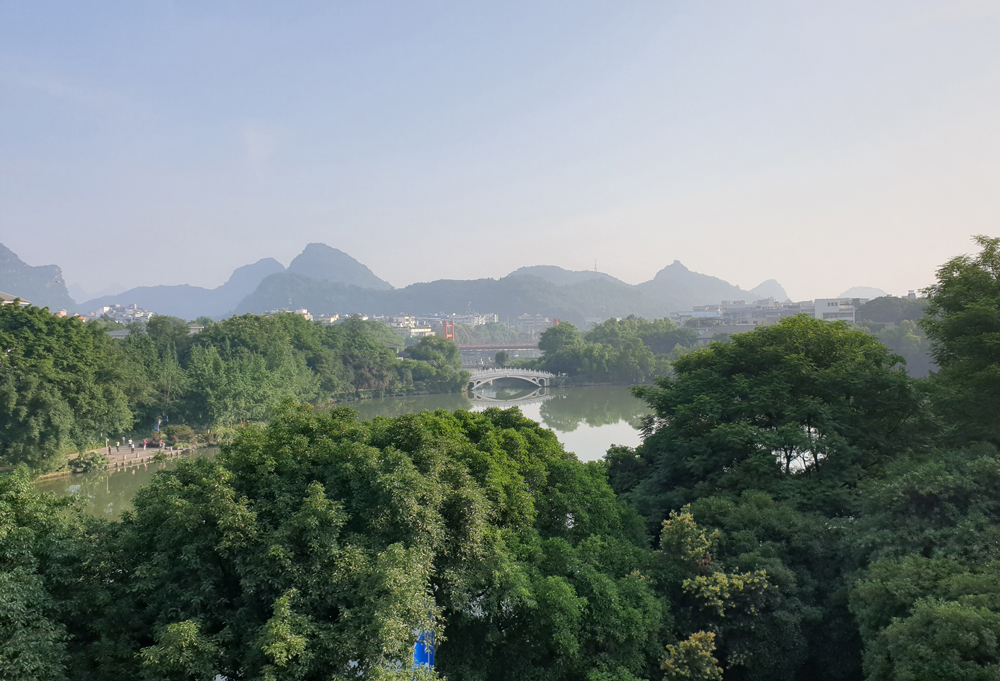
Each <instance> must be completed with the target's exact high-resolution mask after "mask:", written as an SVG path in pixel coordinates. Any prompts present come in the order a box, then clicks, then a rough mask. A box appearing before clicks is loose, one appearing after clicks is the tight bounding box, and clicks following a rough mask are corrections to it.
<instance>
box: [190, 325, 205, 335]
mask: <svg viewBox="0 0 1000 681" xmlns="http://www.w3.org/2000/svg"><path fill="white" fill-rule="evenodd" d="M204 330H205V327H204V326H202V325H201V324H188V335H189V336H194V335H196V334H199V333H201V332H202V331H204Z"/></svg>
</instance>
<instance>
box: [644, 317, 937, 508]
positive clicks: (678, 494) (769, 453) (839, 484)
mask: <svg viewBox="0 0 1000 681" xmlns="http://www.w3.org/2000/svg"><path fill="white" fill-rule="evenodd" d="M898 360H899V358H898V357H897V356H895V355H893V354H892V353H891V352H889V351H888V350H887V349H886V348H885V346H883V345H882V344H881V343H879V342H878V341H877V340H876V339H874V338H872V337H871V336H869V335H868V334H866V333H864V332H861V331H856V330H853V329H851V328H850V327H848V326H847V325H845V324H842V323H837V324H831V323H828V322H823V321H820V320H816V319H811V318H808V317H805V316H798V317H793V318H789V319H785V320H783V321H782V322H781V323H780V324H776V325H774V326H768V327H761V328H758V329H756V330H754V331H752V332H750V333H745V334H738V335H736V336H733V339H732V341H731V342H729V343H712V344H711V345H710V346H709V347H708V348H705V349H704V350H699V351H697V352H693V353H690V354H687V355H684V356H682V357H680V358H679V359H678V360H677V361H676V362H675V365H674V372H675V373H674V375H673V376H672V377H670V378H661V379H658V380H657V383H656V385H655V386H643V387H637V388H635V389H634V392H635V394H636V395H638V396H639V397H642V398H643V399H645V400H646V401H647V402H648V403H649V405H650V407H651V408H652V409H653V411H654V416H653V417H652V418H650V419H649V420H648V422H647V425H646V435H647V437H646V440H645V442H644V444H643V445H642V447H640V449H639V454H640V455H641V456H642V458H643V459H644V460H645V461H646V463H647V466H648V470H649V474H648V477H647V478H646V479H645V480H644V481H643V482H642V483H640V484H639V486H638V487H637V488H636V490H635V491H634V492H633V493H630V498H631V499H632V500H633V501H634V502H635V503H637V504H639V508H640V509H641V510H642V512H643V513H644V514H645V515H647V516H648V517H650V518H651V519H653V520H655V521H656V522H658V521H659V520H660V519H662V518H663V517H664V516H665V515H666V512H667V511H668V510H669V509H671V508H678V507H679V506H680V505H682V504H684V503H687V502H689V501H692V500H694V499H695V498H697V497H698V496H702V495H706V494H710V493H713V491H718V492H727V493H734V494H738V493H739V492H740V490H742V489H746V488H751V489H761V490H768V491H770V492H771V493H774V494H776V495H778V496H779V497H782V498H790V497H796V498H798V499H799V501H800V502H801V503H802V504H804V505H807V506H812V507H816V508H820V507H825V508H827V509H831V510H832V509H836V508H842V507H843V504H844V499H843V491H844V490H845V489H846V488H845V486H850V485H851V484H853V482H855V481H856V478H857V475H858V471H859V468H858V467H859V466H864V465H866V464H870V463H872V462H874V461H877V460H879V458H880V457H883V456H884V455H886V454H887V453H888V452H890V451H891V450H892V449H893V448H895V447H898V446H900V443H901V442H904V441H905V439H906V438H907V437H908V436H909V435H908V433H907V430H906V429H905V428H904V427H905V426H906V425H907V424H908V423H910V422H911V421H913V420H914V419H915V417H916V416H917V414H918V406H919V401H918V398H917V395H916V393H915V391H914V389H913V387H912V385H911V383H910V381H909V379H908V378H907V376H906V374H905V373H904V372H903V371H902V370H900V369H897V368H894V367H895V365H896V364H897V363H898Z"/></svg>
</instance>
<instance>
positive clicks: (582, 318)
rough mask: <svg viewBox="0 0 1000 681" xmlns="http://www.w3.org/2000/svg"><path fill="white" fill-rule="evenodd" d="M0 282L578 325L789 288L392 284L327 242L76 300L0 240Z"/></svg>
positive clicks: (225, 311) (556, 271)
mask: <svg viewBox="0 0 1000 681" xmlns="http://www.w3.org/2000/svg"><path fill="white" fill-rule="evenodd" d="M0 290H2V291H5V292H7V293H11V294H13V295H21V296H23V297H25V298H27V299H28V300H31V301H32V302H33V303H35V304H37V305H47V306H49V307H50V308H66V309H67V310H71V311H74V310H79V311H81V312H85V313H86V312H91V311H94V310H96V309H99V308H100V307H103V306H106V305H114V304H120V305H131V304H135V305H138V306H139V307H140V308H143V309H147V310H151V311H153V312H156V313H158V314H166V315H171V316H175V317H180V318H182V319H195V318H197V317H201V316H206V317H213V318H223V317H226V316H229V315H230V314H233V313H236V314H242V313H246V312H256V313H262V312H266V311H268V310H272V309H282V308H293V309H298V308H306V309H308V310H309V311H310V312H313V313H314V314H334V313H339V314H349V313H355V312H361V313H367V314H385V315H390V314H400V313H403V312H406V313H413V314H430V313H436V312H462V311H465V310H470V309H471V310H478V311H480V312H491V313H496V314H499V315H500V316H501V318H505V319H506V318H508V317H509V318H511V319H514V318H516V317H517V316H519V315H521V314H524V313H529V314H532V315H534V314H541V315H544V316H547V317H550V318H552V317H558V318H560V319H563V320H566V321H571V322H574V323H576V324H579V325H583V326H586V324H587V323H588V322H591V321H596V320H602V319H607V318H608V317H623V316H627V315H629V314H635V315H640V316H644V317H662V316H665V315H667V314H668V313H670V312H675V311H678V310H685V309H690V308H691V307H692V306H695V305H708V304H712V303H718V302H720V301H722V300H756V299H760V298H776V299H779V300H786V299H787V298H788V296H787V295H786V294H785V290H784V289H783V288H782V287H781V285H780V284H779V283H778V282H776V281H774V280H773V279H771V280H768V281H765V282H764V283H762V284H760V285H759V286H757V287H755V288H753V289H750V290H744V289H742V288H740V287H738V286H734V285H733V284H730V283H729V282H726V281H724V280H722V279H719V278H718V277H713V276H710V275H707V274H700V273H698V272H692V271H691V270H689V269H688V268H686V267H685V266H684V265H682V264H681V263H680V262H679V261H676V260H675V261H674V262H673V263H672V264H671V265H668V266H667V267H664V268H663V269H662V270H660V271H659V272H657V273H656V276H654V277H653V279H651V280H649V281H646V282H643V283H641V284H637V285H632V284H627V283H625V282H624V281H622V280H620V279H617V278H615V277H613V276H611V275H609V274H605V273H603V272H597V271H589V270H581V271H575V270H567V269H563V268H561V267H556V266H553V265H536V266H530V267H521V268H519V269H517V270H514V271H513V272H511V273H510V274H508V275H507V276H505V277H502V278H500V279H475V280H449V279H440V280H437V281H431V282H426V283H418V284H411V285H409V286H406V287H404V288H399V289H397V288H393V287H392V286H391V285H390V284H389V283H388V282H386V281H385V280H383V279H380V278H379V277H378V276H376V275H375V274H374V273H373V272H372V271H371V269H369V268H368V267H366V266H365V265H364V264H362V263H360V262H358V261H357V260H355V259H354V258H352V257H351V256H350V255H348V254H347V253H344V252H343V251H340V250H337V249H336V248H331V247H330V246H327V245H326V244H320V243H312V244H309V245H307V246H306V247H305V249H304V250H303V251H302V253H300V254H299V255H298V256H296V258H295V259H294V260H292V262H291V263H290V264H289V266H288V267H287V268H286V267H284V266H283V265H282V264H281V263H280V262H278V261H277V260H275V259H273V258H264V259H262V260H259V261H257V262H256V263H253V264H250V265H245V266H243V267H240V268H237V269H236V270H235V271H234V272H233V273H232V275H231V276H230V277H229V279H228V281H226V283H225V284H222V285H221V286H218V287H216V288H213V289H209V288H202V287H199V286H190V285H187V284H182V285H176V286H140V287H137V288H133V289H129V290H127V291H123V292H121V293H116V294H114V295H107V296H102V297H99V298H94V299H92V300H88V301H86V302H83V303H80V304H79V305H77V304H75V303H74V301H73V300H72V298H70V296H69V292H68V291H67V289H66V284H65V282H64V281H63V279H62V271H61V270H60V269H59V268H58V267H56V266H55V265H46V266H41V267H31V266H29V265H27V264H25V263H23V262H22V261H21V260H20V259H19V258H18V257H17V256H16V255H15V254H14V253H12V252H11V251H10V250H9V249H7V248H5V247H3V246H2V245H0Z"/></svg>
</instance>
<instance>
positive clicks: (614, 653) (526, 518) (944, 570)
mask: <svg viewBox="0 0 1000 681" xmlns="http://www.w3.org/2000/svg"><path fill="white" fill-rule="evenodd" d="M977 241H978V244H979V246H980V251H979V252H978V253H977V254H975V255H972V256H962V257H957V258H954V259H952V260H950V261H949V262H947V263H946V264H945V265H944V266H943V267H942V268H941V269H940V270H939V271H938V278H937V283H936V284H935V285H934V286H932V287H931V288H930V289H929V290H928V299H927V301H926V303H925V305H926V307H925V308H924V312H925V314H924V315H923V316H922V317H920V318H919V325H920V327H921V329H922V330H923V332H924V333H926V337H927V338H928V339H929V341H930V348H931V353H932V356H933V359H934V361H935V363H936V365H937V366H938V367H939V369H938V370H937V371H936V372H934V373H933V374H931V375H930V376H929V377H927V378H921V379H918V378H914V377H912V376H909V375H908V374H907V373H906V371H905V370H904V368H903V365H902V363H901V360H902V358H901V357H900V356H899V355H897V354H895V353H894V352H893V351H892V350H890V349H889V348H887V347H886V346H885V345H883V344H882V343H880V342H879V340H878V339H877V338H876V337H874V336H873V335H872V334H871V333H868V332H867V331H865V330H861V329H856V328H851V327H849V326H848V325H846V324H845V323H843V322H825V321H821V320H817V319H813V318H809V317H805V316H800V317H793V318H789V319H786V320H784V321H782V322H781V323H780V324H777V325H774V326H768V327H760V328H758V329H756V330H754V331H752V332H750V333H745V334H736V335H734V336H732V338H731V339H730V340H729V341H728V342H725V343H723V342H716V343H711V344H710V345H709V346H708V347H706V348H703V349H698V350H694V351H691V352H685V353H682V354H680V353H679V354H677V355H676V356H675V357H674V358H673V360H672V365H671V371H670V373H669V375H666V376H661V377H660V378H657V379H656V380H655V382H654V383H653V384H650V385H644V386H637V387H636V388H635V389H634V390H635V392H636V394H637V395H639V396H640V397H642V398H643V399H644V400H645V401H646V402H647V404H648V406H649V408H650V410H651V412H652V413H651V415H650V416H649V417H647V418H646V420H645V421H644V439H643V442H642V444H641V445H640V446H639V447H637V448H635V449H630V448H625V447H616V448H613V449H612V450H611V451H609V452H608V454H607V456H606V458H605V459H604V460H603V461H601V462H592V463H586V464H584V463H581V462H580V461H578V460H577V459H576V457H575V456H573V455H572V454H569V453H567V452H565V451H564V450H563V449H562V447H561V446H560V445H559V443H558V441H557V440H556V437H555V435H554V433H552V432H551V431H547V430H545V429H543V428H541V427H540V426H539V425H538V424H536V423H534V422H532V421H530V420H528V419H526V418H524V417H523V415H521V414H520V413H519V411H518V410H517V409H510V410H506V411H501V410H497V409H492V410H488V411H486V412H482V413H470V412H465V411H458V412H455V413H448V412H445V411H438V412H423V413H420V414H413V415H407V416H401V417H397V418H384V417H377V418H374V419H371V420H369V421H364V422H361V421H359V420H358V419H357V417H356V415H355V414H354V413H353V412H352V411H351V410H350V409H348V408H344V407H326V408H317V407H314V406H310V405H308V404H301V403H296V401H295V400H294V399H287V400H284V401H282V402H281V403H280V404H277V405H276V406H274V407H273V408H272V409H271V410H270V413H269V414H267V415H266V416H267V418H268V422H267V423H266V424H265V423H261V422H259V421H258V419H257V418H256V417H247V419H246V420H245V421H244V422H243V423H242V424H241V425H237V426H235V427H233V428H231V431H230V436H231V437H230V439H229V441H227V442H226V443H225V444H224V446H223V448H222V451H221V453H220V454H219V455H218V456H216V457H214V458H208V457H206V458H200V459H192V460H188V461H182V462H181V463H180V465H179V466H178V467H177V468H176V469H175V470H164V471H161V472H159V473H157V474H156V476H155V477H154V479H153V482H152V483H151V484H149V485H148V486H146V487H145V488H143V489H142V490H141V491H140V492H139V493H138V495H137V496H136V498H135V501H134V507H135V510H134V511H133V512H130V513H127V514H125V515H124V516H123V517H122V519H121V520H119V521H116V522H110V521H107V520H103V519H102V520H85V519H84V516H83V515H82V513H80V512H78V510H74V508H73V503H72V502H71V501H66V500H58V499H56V498H55V497H52V496H49V495H45V494H42V493H39V492H38V491H36V490H35V488H34V487H33V486H32V485H31V473H30V471H29V470H28V468H27V467H26V466H21V467H19V468H18V469H16V470H15V471H14V472H12V473H7V474H5V475H2V476H0V587H2V588H0V677H2V678H4V679H7V678H10V679H40V680H46V681H47V680H50V679H51V680H55V679H80V680H87V681H104V680H108V681H110V680H112V679H142V678H146V679H204V680H206V681H208V680H209V679H217V678H225V679H260V680H262V681H263V680H270V679H331V678H343V679H346V678H372V679H399V680H400V681H403V680H404V679H414V678H419V679H434V678H447V679H451V680H453V681H514V680H518V681H520V680H521V679H537V680H539V681H579V680H585V681H638V680H647V681H652V680H654V679H655V680H657V681H659V680H660V679H663V680H664V681H680V680H682V679H684V680H692V679H693V680H698V681H720V680H723V681H751V680H752V681H765V680H766V681H772V680H774V681H939V680H941V679H959V680H966V679H968V680H975V681H979V680H983V681H987V680H990V679H996V678H1000V569H998V565H1000V452H998V449H997V447H998V446H1000V387H998V386H1000V351H998V349H997V344H996V338H997V337H1000V274H998V273H1000V239H991V238H986V237H979V238H978V240H977ZM891 304H892V305H895V303H891ZM8 307H11V306H8ZM4 314H5V315H14V314H25V315H27V317H26V318H25V319H28V320H31V323H30V324H24V325H23V327H22V330H20V331H19V330H17V329H14V330H11V325H10V324H9V323H6V326H4V327H3V328H4V331H3V333H4V334H5V335H4V336H3V337H2V339H3V342H4V345H5V347H8V348H11V350H10V351H8V352H7V353H6V355H7V359H4V361H5V362H6V363H5V364H3V365H2V368H3V371H4V374H3V376H4V380H5V381H6V382H5V383H4V384H3V385H4V386H5V387H4V390H5V391H6V392H4V393H3V394H4V395H5V396H6V397H5V399H6V402H5V404H16V403H17V400H14V402H11V400H12V399H13V398H14V397H18V396H19V395H21V394H22V393H20V392H18V391H19V390H20V388H19V387H18V386H19V385H21V384H22V383H30V384H31V385H34V386H36V388H35V389H34V392H31V393H30V395H32V396H37V399H40V400H44V399H49V397H46V396H51V395H55V394H56V392H55V391H56V389H57V388H58V389H59V390H70V391H72V390H78V391H80V393H81V396H80V397H79V398H78V399H77V400H76V402H73V403H72V404H69V405H68V406H67V407H66V408H65V409H64V412H65V413H66V414H68V415H69V416H74V413H75V411H76V410H79V411H80V414H81V417H80V418H83V416H82V415H86V418H87V419H91V421H88V423H90V422H92V421H93V420H94V419H99V418H108V419H110V418H118V417H124V416H127V415H128V410H129V409H130V408H131V407H130V404H131V403H130V402H129V400H130V399H131V398H130V397H129V395H130V393H129V389H130V388H129V386H128V385H126V386H125V387H121V388H119V390H120V394H121V397H119V396H118V395H117V394H109V396H108V397H109V398H114V399H115V400H118V402H116V403H120V404H121V405H122V406H121V410H119V411H116V412H114V413H108V414H102V412H100V410H99V409H96V408H95V407H94V406H93V405H95V404H100V403H101V401H102V400H100V399H98V398H97V397H96V396H97V395H98V393H96V392H95V390H96V388H95V387H94V386H98V385H101V384H102V381H104V380H105V379H104V377H105V376H106V375H111V376H114V375H116V374H115V371H117V368H116V367H115V366H114V365H115V364H118V363H123V362H125V360H124V358H125V357H126V354H125V353H126V351H131V350H128V346H127V345H126V346H125V347H123V348H121V349H120V350H117V352H120V353H122V354H117V355H116V354H112V355H110V356H111V357H113V358H114V359H115V361H114V362H112V363H111V364H108V363H107V362H103V363H102V361H98V359H95V358H100V357H104V356H105V355H103V354H102V353H106V352H111V351H109V350H107V347H106V345H105V344H106V343H109V342H110V341H109V340H106V339H105V338H104V337H103V336H101V335H100V334H99V333H98V332H96V331H95V332H91V331H88V330H87V329H86V328H83V327H82V326H80V325H69V326H65V327H63V326H56V327H44V324H48V323H49V322H48V321H47V320H49V319H54V318H51V317H46V318H42V317H40V316H39V314H38V311H34V310H30V309H29V310H27V311H24V312H18V313H15V312H13V311H11V312H8V311H6V310H5V311H4ZM907 314H908V313H907ZM5 319H6V318H5ZM19 319H20V318H19ZM903 321H908V320H906V319H902V320H900V322H899V323H902V322H903ZM910 321H912V320H910ZM52 323H54V324H62V323H63V321H58V322H52ZM887 323H888V322H887ZM227 324H229V323H227ZM563 326H564V325H560V326H559V327H556V329H557V330H558V329H561V330H559V331H558V332H557V333H551V334H548V333H547V335H546V337H545V338H544V339H543V340H544V341H545V343H546V345H547V346H548V348H547V352H549V351H551V352H552V356H551V358H552V359H555V358H556V357H561V358H563V359H565V360H566V361H570V360H573V361H575V358H577V357H579V356H586V354H585V353H586V352H596V350H591V351H587V350H586V348H588V347H595V346H596V347H598V348H610V349H611V350H615V351H617V352H621V351H622V350H623V349H628V348H630V347H632V346H633V345H634V343H635V342H636V341H638V342H639V343H640V344H642V346H643V347H646V348H647V349H650V350H651V348H652V347H653V346H656V347H657V348H660V349H664V351H667V350H665V349H666V348H668V347H669V346H670V344H671V343H672V342H674V341H676V340H678V339H681V340H683V335H682V334H679V331H682V330H678V329H677V328H676V327H672V326H670V325H669V324H666V323H663V322H649V321H645V320H641V319H629V320H622V321H621V322H615V323H608V324H605V325H602V326H601V327H598V328H597V329H595V330H594V331H593V332H591V334H593V335H590V334H588V336H587V337H581V336H580V335H579V332H578V331H576V330H575V329H574V328H572V327H569V326H566V327H565V328H561V327H563ZM23 329H28V330H27V331H25V330H23ZM36 329H42V330H45V331H46V333H45V334H41V333H40V332H36V331H35V330H36ZM170 329H174V331H170ZM175 332H176V333H175ZM327 332H328V331H327V330H326V329H323V328H321V327H314V326H311V325H303V324H300V321H295V320H294V319H292V318H291V317H277V318H272V321H263V320H261V318H256V317H252V316H247V317H241V318H236V319H235V320H232V323H231V324H229V325H228V326H227V325H226V324H219V325H217V326H214V327H211V328H210V329H208V330H206V331H205V332H204V336H202V334H199V335H198V336H195V337H192V338H191V339H189V340H188V341H187V342H186V344H184V343H181V342H180V339H179V337H178V335H179V333H180V328H179V327H177V328H175V327H170V326H169V325H168V324H167V323H165V328H164V330H162V331H157V330H155V329H153V330H150V333H149V334H148V335H147V336H145V337H144V339H138V338H137V339H136V340H135V341H134V343H135V344H136V345H135V347H136V348H137V349H139V348H145V349H144V350H143V351H144V352H146V353H147V355H148V357H150V360H152V358H153V357H154V356H155V357H157V358H159V360H158V361H163V362H166V363H171V364H172V363H174V362H176V364H177V365H178V366H180V367H181V368H184V367H185V366H187V367H188V369H187V370H186V371H189V370H190V369H189V368H190V367H191V366H204V367H209V366H213V365H216V366H225V364H226V363H227V362H231V361H236V362H239V361H243V360H246V361H247V362H249V363H250V364H249V365H248V366H250V367H251V368H248V369H246V371H251V369H252V366H256V365H255V364H254V363H255V362H256V363H262V364H263V365H265V366H266V365H267V363H268V362H274V363H275V364H274V366H278V367H281V372H280V373H281V374H282V375H283V376H287V378H286V379H285V380H287V381H289V383H288V384H287V385H288V386H289V387H288V390H290V391H293V390H299V391H301V394H311V393H309V391H322V390H324V388H323V383H322V381H321V380H320V377H321V376H323V377H328V378H329V380H331V381H333V380H338V379H335V377H336V376H338V375H339V373H338V372H340V371H343V370H344V369H342V368H337V367H338V365H337V362H335V361H333V360H332V359H330V357H331V355H327V354H325V353H326V350H330V351H333V350H334V349H335V348H339V349H338V350H337V353H335V354H334V355H332V357H337V358H343V357H346V356H348V355H349V353H348V352H347V350H346V348H348V347H349V346H350V344H351V343H355V342H358V343H360V342H361V341H358V340H356V339H358V338H360V339H368V340H370V341H372V342H376V341H375V340H374V339H373V338H371V337H370V336H368V335H366V333H367V332H362V331H355V332H351V335H350V338H351V339H354V340H349V339H348V338H347V337H341V336H339V335H338V336H337V337H336V338H334V339H332V340H331V339H325V338H323V337H322V336H316V335H313V334H325V333H327ZM32 333H35V334H36V335H37V336H44V338H56V339H62V340H60V341H59V343H61V344H62V345H59V347H68V348H73V352H72V353H67V352H61V353H56V352H54V351H53V349H54V348H55V347H56V344H55V341H45V342H42V341H41V340H38V339H37V338H34V337H33V336H32V335H31V334H32ZM330 333H334V334H340V333H347V332H346V331H337V330H334V331H332V332H330ZM172 334H173V335H172ZM33 338H34V339H33ZM171 339H172V340H171ZM282 339H284V340H282ZM130 340H131V338H130ZM140 340H141V343H140V342H139V341H140ZM368 340H366V341H364V342H368ZM338 343H339V345H338ZM442 343H443V341H442ZM111 347H112V348H114V347H115V346H111ZM160 347H163V348H167V349H168V350H166V351H163V350H160V349H159V348H160ZM289 347H290V348H293V349H294V351H295V353H300V354H294V353H292V352H291V351H289V350H287V348H289ZM451 347H452V348H454V346H453V345H452V346H451ZM674 347H676V344H675V345H674ZM282 348H286V349H282ZM324 349H325V350H324ZM609 351H610V350H609ZM600 352H604V350H600ZM651 352H652V350H651ZM46 353H48V354H46ZM411 353H412V355H413V357H414V359H413V360H411V361H420V362H423V363H424V365H425V366H427V367H431V368H437V369H445V368H447V367H448V366H449V363H450V362H451V361H452V360H453V355H449V353H448V351H447V350H446V349H445V346H444V345H441V344H437V343H436V342H429V343H428V344H426V345H424V346H416V347H415V348H414V349H413V350H411ZM174 354H176V357H177V358H176V359H173V355H174ZM199 355H202V356H204V357H207V358H208V359H206V360H195V359H194V358H195V357H197V356H199ZM623 356H635V352H634V351H633V350H627V352H625V353H624V354H623ZM654 356H655V353H654ZM216 357H218V360H216V359H215V358H216ZM88 358H89V359H88ZM253 358H259V359H253ZM548 360H549V357H548V356H547V357H546V361H548ZM326 361H329V362H330V366H331V367H333V368H331V369H329V370H326V369H324V370H319V369H316V368H315V367H318V366H320V365H321V364H323V363H324V362H326ZM74 363H75V364H74ZM81 363H82V364H81ZM185 363H187V364H185ZM339 366H340V367H346V366H348V364H347V363H345V362H344V361H343V360H342V359H341V360H340V364H339ZM28 367H31V368H32V370H31V371H28V370H27V369H28ZM88 367H90V368H88ZM303 367H305V368H306V369H310V371H311V372H312V373H307V372H306V370H305V369H304V368H303ZM78 371H79V372H82V373H81V374H80V376H81V377H82V378H81V380H80V381H79V382H77V383H74V381H73V378H72V376H73V375H75V373H76V372H78ZM88 371H89V373H87V372H88ZM199 371H200V370H199ZM205 371H206V372H208V370H207V369H206V370H205ZM240 371H244V370H243V369H241V370H240ZM353 371H355V372H357V371H358V369H357V368H354V369H353ZM160 373H162V374H163V375H166V374H167V372H164V371H161V372H160ZM195 373H196V374H197V373H198V372H195ZM237 373H239V372H237ZM36 375H37V376H39V377H41V378H39V379H37V380H36V379H34V378H32V377H33V376H36ZM355 375H356V374H355ZM310 376H311V377H312V379H310ZM42 379H44V380H42ZM192 380H194V379H192ZM345 380H346V379H345ZM24 394H26V395H28V394H29V393H24ZM72 394H75V393H72ZM12 396H13V397H12ZM88 405H89V406H88ZM22 412H23V413H25V414H27V413H31V410H30V409H23V410H22ZM9 413H11V412H9V411H8V412H5V415H4V418H5V419H7V421H5V423H11V421H10V416H9V415H8V414H9ZM116 415H117V416H116ZM81 427H82V426H81ZM418 637H420V638H421V640H422V641H427V642H429V641H431V640H433V642H434V643H433V646H434V649H435V664H434V667H433V669H431V668H426V667H421V668H414V666H413V654H414V646H415V644H416V645H423V644H422V643H421V644H418V643H417V641H418Z"/></svg>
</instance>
